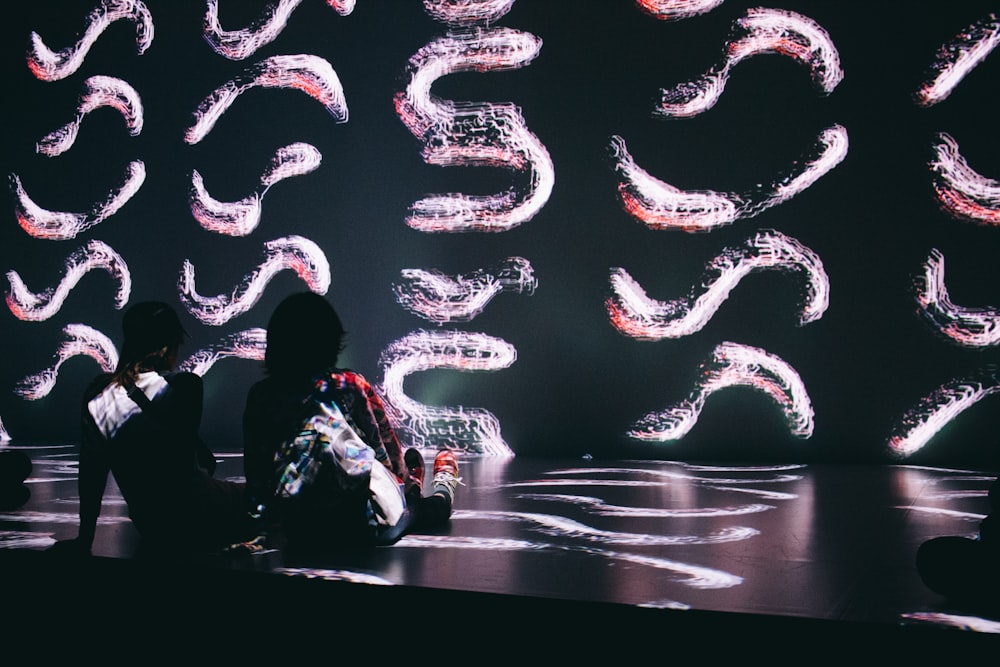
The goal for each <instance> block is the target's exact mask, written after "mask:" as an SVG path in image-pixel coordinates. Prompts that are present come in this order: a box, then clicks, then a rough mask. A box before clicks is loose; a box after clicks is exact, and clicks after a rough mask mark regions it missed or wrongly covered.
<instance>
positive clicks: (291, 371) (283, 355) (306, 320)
mask: <svg viewBox="0 0 1000 667" xmlns="http://www.w3.org/2000/svg"><path fill="white" fill-rule="evenodd" d="M345 334H346V332H345V331H344V326H343V324H341V322H340V316H339V315H337V311H336V310H334V308H333V306H332V305H331V304H330V302H329V301H327V300H326V298H325V297H323V296H321V295H319V294H315V293H313V292H298V293H296V294H292V295H291V296H288V297H286V298H285V299H284V300H283V301H282V302H281V303H280V304H278V307H277V308H275V309H274V313H273V314H272V315H271V319H270V321H269V322H268V324H267V351H266V352H265V354H264V368H265V369H266V370H267V372H268V374H270V375H274V376H281V377H286V378H300V377H304V376H312V375H313V374H315V373H318V372H320V371H323V370H325V369H327V368H331V367H334V366H336V365H337V357H339V356H340V353H341V351H342V350H343V349H344V337H345Z"/></svg>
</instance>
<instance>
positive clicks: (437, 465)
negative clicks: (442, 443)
mask: <svg viewBox="0 0 1000 667" xmlns="http://www.w3.org/2000/svg"><path fill="white" fill-rule="evenodd" d="M461 483H462V478H461V477H459V476H458V459H457V458H455V454H454V453H453V452H451V451H450V450H447V449H443V450H441V451H440V452H438V455H437V456H436V457H435V458H434V492H435V493H440V492H444V493H445V494H446V495H447V496H448V497H449V498H452V499H454V498H455V489H456V488H458V485H459V484H461Z"/></svg>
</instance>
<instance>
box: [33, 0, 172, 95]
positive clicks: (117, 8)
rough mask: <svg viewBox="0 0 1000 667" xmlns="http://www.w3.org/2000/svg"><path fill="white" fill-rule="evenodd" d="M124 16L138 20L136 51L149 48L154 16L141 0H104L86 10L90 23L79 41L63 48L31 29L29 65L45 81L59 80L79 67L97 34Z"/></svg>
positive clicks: (126, 18)
mask: <svg viewBox="0 0 1000 667" xmlns="http://www.w3.org/2000/svg"><path fill="white" fill-rule="evenodd" d="M121 19H125V20H129V21H132V22H133V23H135V32H136V51H137V52H138V53H139V55H142V54H143V53H145V52H146V49H148V48H149V45H150V44H152V43H153V17H152V15H151V14H150V13H149V10H148V9H146V5H145V3H143V2H140V0H101V4H100V5H98V6H97V7H95V8H94V9H92V10H90V13H89V14H87V18H86V23H87V27H86V29H85V31H84V33H83V37H81V38H80V39H79V40H78V41H77V42H76V44H74V45H73V46H70V47H67V48H65V49H63V50H62V51H53V50H52V49H50V48H49V47H48V46H46V44H45V42H44V41H42V38H41V37H40V36H39V35H38V33H36V32H34V31H33V32H32V33H31V49H30V51H29V52H28V69H30V70H31V73H32V74H34V75H35V77H36V78H38V79H41V80H42V81H58V80H60V79H65V78H66V77H68V76H69V75H71V74H73V73H74V72H76V71H77V70H78V69H80V66H81V65H82V64H83V61H84V58H86V56H87V53H88V52H89V51H90V48H91V47H92V46H93V45H94V43H95V42H96V41H97V38H98V37H99V36H100V35H101V33H103V32H104V31H105V30H106V29H107V28H108V26H110V25H111V24H112V23H114V22H115V21H118V20H121Z"/></svg>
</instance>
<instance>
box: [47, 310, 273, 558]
mask: <svg viewBox="0 0 1000 667" xmlns="http://www.w3.org/2000/svg"><path fill="white" fill-rule="evenodd" d="M122 329H123V334H124V341H123V344H122V349H121V353H120V358H119V361H118V365H117V367H116V368H115V371H114V372H113V373H105V374H101V375H99V376H98V377H97V378H95V379H94V380H93V382H91V384H90V385H89V386H88V387H87V389H86V391H85V392H84V396H83V407H82V414H81V421H82V440H81V445H80V466H79V480H78V486H79V493H80V526H79V532H78V535H77V537H76V538H75V539H72V540H66V541H63V542H58V543H57V544H56V545H55V547H54V548H55V549H56V550H59V551H70V550H72V551H76V552H79V553H90V551H91V548H92V545H93V541H94V536H95V532H96V527H97V520H98V518H99V516H100V513H101V505H102V501H103V497H104V491H105V486H106V484H107V478H108V473H109V472H110V473H111V474H112V475H113V476H114V479H115V482H116V483H117V485H118V488H119V490H120V491H121V494H122V496H123V497H124V499H125V502H126V504H127V506H128V514H129V518H130V519H131V521H132V523H133V524H134V525H135V527H136V529H137V530H138V531H139V533H140V536H141V539H142V543H141V546H152V547H154V548H155V547H160V546H167V547H170V548H171V549H177V550H182V551H183V550H185V549H192V550H211V549H216V548H221V547H225V546H228V545H229V544H232V543H236V542H241V541H244V540H248V539H249V538H251V537H253V536H254V534H255V530H256V527H255V526H254V522H253V519H252V517H251V515H250V513H249V511H248V510H249V509H250V505H249V503H248V501H247V497H246V494H245V485H244V484H243V483H242V482H232V481H227V480H220V479H215V478H213V477H212V475H213V473H214V471H215V466H216V461H215V456H214V454H213V453H212V451H211V450H210V449H209V447H208V446H207V445H206V444H205V443H204V442H203V441H202V439H201V438H200V437H199V435H198V429H199V425H200V422H201V416H202V394H203V388H202V380H201V377H199V376H198V375H195V374H194V373H189V372H173V369H174V366H175V364H176V362H177V354H178V349H179V347H180V345H181V343H182V342H183V341H184V339H185V338H186V337H187V333H186V332H185V330H184V328H183V326H182V325H181V322H180V319H179V318H178V317H177V313H176V312H175V311H174V310H173V309H172V308H171V307H170V306H169V305H167V304H166V303H162V302H158V301H149V302H143V303H138V304H136V305H134V306H132V307H130V308H129V309H128V310H127V311H126V313H125V315H124V318H123V321H122Z"/></svg>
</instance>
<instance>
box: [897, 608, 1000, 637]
mask: <svg viewBox="0 0 1000 667" xmlns="http://www.w3.org/2000/svg"><path fill="white" fill-rule="evenodd" d="M900 617H901V618H905V619H909V620H912V621H926V622H928V623H934V624H935V625H947V626H949V627H952V628H959V629H961V630H971V631H973V632H991V633H995V634H1000V621H994V620H991V619H988V618H980V617H979V616H967V615H962V614H948V613H944V612H936V611H917V612H912V613H908V614H900Z"/></svg>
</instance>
